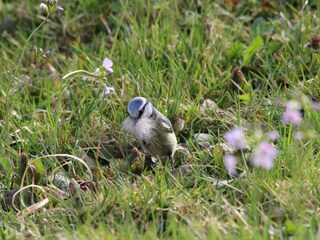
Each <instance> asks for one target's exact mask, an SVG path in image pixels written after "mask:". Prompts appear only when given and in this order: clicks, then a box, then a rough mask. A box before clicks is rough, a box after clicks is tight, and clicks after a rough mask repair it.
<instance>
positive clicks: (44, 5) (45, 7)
mask: <svg viewBox="0 0 320 240" xmlns="http://www.w3.org/2000/svg"><path fill="white" fill-rule="evenodd" d="M39 7H40V9H41V10H45V11H47V12H48V11H49V9H48V6H47V5H46V4H44V3H40V6H39Z"/></svg>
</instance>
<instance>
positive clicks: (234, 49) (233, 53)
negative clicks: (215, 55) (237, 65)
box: [226, 42, 243, 59]
mask: <svg viewBox="0 0 320 240" xmlns="http://www.w3.org/2000/svg"><path fill="white" fill-rule="evenodd" d="M242 52H243V46H242V44H241V43H238V42H236V43H233V44H232V45H231V46H230V48H229V49H227V51H226V55H227V57H228V58H229V59H240V58H241V56H242Z"/></svg>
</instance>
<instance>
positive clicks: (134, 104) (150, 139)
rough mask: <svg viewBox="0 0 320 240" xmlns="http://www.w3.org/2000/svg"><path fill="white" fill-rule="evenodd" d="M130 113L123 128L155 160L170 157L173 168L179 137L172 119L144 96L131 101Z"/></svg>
mask: <svg viewBox="0 0 320 240" xmlns="http://www.w3.org/2000/svg"><path fill="white" fill-rule="evenodd" d="M128 114H129V117H128V118H127V119H126V120H125V122H124V123H123V130H124V131H125V132H127V133H129V134H132V135H133V136H134V137H135V138H136V139H137V140H138V142H139V143H140V145H141V146H142V148H143V149H144V151H145V152H146V153H147V154H149V155H150V156H151V157H152V159H153V160H154V158H162V157H168V158H169V160H170V166H171V168H172V167H173V163H174V162H173V154H174V152H175V150H176V147H177V138H176V135H175V133H174V131H173V128H172V125H171V122H170V120H169V119H168V118H166V117H165V116H164V115H163V114H162V113H160V112H159V111H158V110H157V109H156V108H154V107H153V106H152V103H151V102H150V101H149V100H148V99H146V98H144V97H135V98H133V99H132V100H131V101H130V102H129V105H128Z"/></svg>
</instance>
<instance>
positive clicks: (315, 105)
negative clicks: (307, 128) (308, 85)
mask: <svg viewBox="0 0 320 240" xmlns="http://www.w3.org/2000/svg"><path fill="white" fill-rule="evenodd" d="M311 108H312V109H313V110H320V102H316V101H312V102H311Z"/></svg>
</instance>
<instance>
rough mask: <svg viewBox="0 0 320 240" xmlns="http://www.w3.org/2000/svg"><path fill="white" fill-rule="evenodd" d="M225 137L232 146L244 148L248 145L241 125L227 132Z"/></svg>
mask: <svg viewBox="0 0 320 240" xmlns="http://www.w3.org/2000/svg"><path fill="white" fill-rule="evenodd" d="M223 137H224V139H225V140H226V142H227V143H228V144H229V145H230V146H231V147H237V148H239V149H244V148H245V147H246V145H247V143H246V139H245V137H244V134H243V131H242V129H241V128H239V127H236V128H234V129H232V130H230V131H228V132H226V133H225V134H224V136H223Z"/></svg>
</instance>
